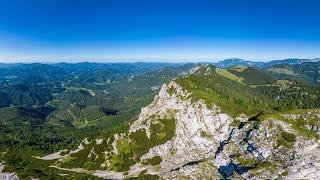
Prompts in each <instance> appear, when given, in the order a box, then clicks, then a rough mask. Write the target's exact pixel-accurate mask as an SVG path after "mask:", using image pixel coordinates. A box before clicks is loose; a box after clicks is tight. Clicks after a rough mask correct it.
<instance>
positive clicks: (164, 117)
mask: <svg viewBox="0 0 320 180" xmlns="http://www.w3.org/2000/svg"><path fill="white" fill-rule="evenodd" d="M202 78H206V79H207V82H201V80H203V79H202ZM219 78H222V79H220V81H216V80H218V79H219ZM223 81H225V83H222V82H223ZM199 83H202V84H205V85H204V86H199ZM229 83H231V84H232V83H233V84H234V86H232V87H233V90H230V89H229V90H227V89H225V91H226V92H225V93H222V92H221V91H220V90H219V88H218V87H219V86H220V85H224V87H223V88H226V86H225V85H228V84H229ZM210 84H214V86H210ZM275 86H276V85H275ZM210 87H211V89H210ZM223 88H222V89H223ZM230 88H231V86H230ZM242 88H247V89H248V90H247V91H243V92H238V93H236V92H237V91H238V90H241V89H242ZM256 91H257V90H256V87H252V86H249V85H247V84H246V83H245V81H244V82H242V83H241V82H237V81H236V80H231V79H230V77H229V78H226V77H225V76H223V75H221V73H217V69H215V68H214V67H211V66H203V65H201V66H197V67H196V68H194V69H192V70H191V71H189V72H188V73H184V74H182V75H181V76H180V77H179V78H177V79H174V80H173V81H171V82H169V83H165V84H164V85H163V86H162V88H161V90H160V92H159V94H158V95H157V96H156V97H155V98H154V101H153V102H152V103H151V104H150V105H148V106H146V107H144V108H143V109H142V110H141V113H140V115H139V118H138V119H137V120H136V121H134V122H133V123H132V124H131V125H130V128H129V129H128V131H126V132H122V133H120V132H119V133H116V134H112V135H110V136H108V137H102V138H97V139H86V140H85V141H84V142H83V143H82V144H81V147H80V148H81V149H80V150H78V151H67V150H66V151H61V152H59V153H58V154H55V155H51V156H50V155H49V156H46V157H43V158H42V159H46V158H47V159H46V160H48V157H51V159H55V160H57V161H56V162H55V163H54V164H52V165H51V167H52V168H56V169H58V170H63V171H65V172H77V173H85V174H90V175H93V176H94V177H97V178H107V179H123V178H139V179H142V178H147V179H152V178H154V179H158V178H164V179H176V178H187V179H203V178H205V179H221V178H224V179H227V178H236V179H238V178H245V179H276V178H283V179H295V178H298V179H316V178H319V177H320V173H319V172H320V171H319V168H320V157H319V156H318V153H319V152H320V146H319V145H320V141H319V134H320V129H319V126H320V122H319V121H320V110H319V109H297V108H295V109H294V110H282V111H278V110H274V109H276V108H275V107H273V105H275V106H278V105H277V102H273V101H275V100H273V99H272V100H270V101H267V102H265V103H263V101H264V98H265V99H268V98H267V96H268V95H261V94H260V96H258V95H256V94H255V93H256ZM234 92H235V93H234ZM233 93H234V94H233ZM241 93H251V94H249V95H250V97H253V98H252V99H246V96H245V95H244V96H243V97H239V95H241ZM257 94H258V93H257ZM226 95H228V98H227V97H226ZM310 95H312V94H310ZM237 98H243V100H242V101H243V102H239V100H238V99H237ZM255 98H260V99H261V100H263V101H261V102H260V101H259V100H256V99H255ZM240 106H245V107H246V108H245V109H243V108H241V107H240ZM264 107H266V108H264ZM38 158H40V159H41V157H38ZM66 177H67V176H65V178H66Z"/></svg>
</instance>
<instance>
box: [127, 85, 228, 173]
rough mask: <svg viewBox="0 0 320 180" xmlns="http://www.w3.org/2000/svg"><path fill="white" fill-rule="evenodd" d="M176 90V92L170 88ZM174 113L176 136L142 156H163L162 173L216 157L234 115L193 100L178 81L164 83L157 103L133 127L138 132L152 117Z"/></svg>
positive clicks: (142, 114)
mask: <svg viewBox="0 0 320 180" xmlns="http://www.w3.org/2000/svg"><path fill="white" fill-rule="evenodd" d="M170 88H172V89H174V92H173V93H172V94H170V93H169V89H170ZM168 115H171V116H174V119H175V120H176V129H175V136H174V138H173V139H171V140H169V141H167V142H166V143H165V144H162V145H159V146H156V147H153V148H151V149H150V150H149V152H148V153H147V154H145V155H144V156H142V158H141V159H149V158H152V157H154V156H161V158H162V159H163V161H162V163H161V171H162V172H170V171H174V170H178V169H179V168H181V167H183V166H185V165H187V164H188V163H192V162H193V163H195V162H202V161H205V160H206V159H208V158H213V157H214V156H215V151H216V149H217V147H219V144H220V142H221V141H223V140H225V139H227V138H228V136H229V132H230V130H231V129H230V124H231V123H232V118H231V117H230V116H228V115H227V114H224V113H221V112H220V109H219V108H218V107H213V108H210V109H209V108H208V107H207V106H206V104H204V102H203V101H198V102H192V101H191V100H190V99H188V93H186V92H184V91H183V90H182V88H181V87H180V86H179V85H178V84H176V83H175V82H174V81H173V82H171V83H169V84H168V85H166V84H165V85H163V87H162V89H161V91H160V93H159V95H158V96H157V97H156V98H155V100H154V102H153V103H151V104H150V105H149V106H147V107H145V108H143V109H142V111H141V114H140V117H139V119H138V120H137V121H136V122H135V123H134V124H133V125H132V126H131V128H130V131H131V132H134V131H136V130H139V129H141V128H145V129H146V130H147V132H148V131H149V129H148V127H149V125H150V124H151V123H152V118H150V117H154V116H156V117H158V118H160V119H161V118H165V117H166V116H168Z"/></svg>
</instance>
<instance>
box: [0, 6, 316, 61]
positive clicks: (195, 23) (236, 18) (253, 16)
mask: <svg viewBox="0 0 320 180" xmlns="http://www.w3.org/2000/svg"><path fill="white" fill-rule="evenodd" d="M319 9H320V1H317V0H161V1H160V0H0V62H34V61H37V62H58V61H69V62H78V61H86V60H88V61H97V62H110V61H112V62H118V61H177V62H178V61H203V60H205V61H208V60H209V61H217V60H221V59H224V58H231V57H239V58H245V59H249V60H257V61H262V60H271V59H282V58H291V57H297V58H316V57H320V13H319Z"/></svg>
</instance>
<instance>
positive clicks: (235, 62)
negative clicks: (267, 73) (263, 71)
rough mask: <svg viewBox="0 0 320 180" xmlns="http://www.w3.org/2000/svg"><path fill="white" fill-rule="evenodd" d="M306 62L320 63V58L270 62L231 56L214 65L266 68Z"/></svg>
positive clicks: (221, 66) (220, 66)
mask: <svg viewBox="0 0 320 180" xmlns="http://www.w3.org/2000/svg"><path fill="white" fill-rule="evenodd" d="M306 62H316V63H320V58H316V59H298V58H290V59H283V60H272V61H268V62H255V61H248V60H244V59H239V58H231V59H225V60H223V61H219V62H217V63H214V65H215V66H217V67H219V68H229V67H232V66H236V65H241V66H251V67H258V68H266V67H270V66H273V65H278V64H289V65H293V64H302V63H306Z"/></svg>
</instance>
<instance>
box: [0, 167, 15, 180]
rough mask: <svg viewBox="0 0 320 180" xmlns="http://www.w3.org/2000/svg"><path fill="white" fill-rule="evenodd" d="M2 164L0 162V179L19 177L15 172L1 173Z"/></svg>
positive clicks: (8, 179)
mask: <svg viewBox="0 0 320 180" xmlns="http://www.w3.org/2000/svg"><path fill="white" fill-rule="evenodd" d="M3 168H4V165H3V164H2V163H0V179H1V180H18V179H19V177H18V176H17V175H16V174H15V173H3V172H2V171H3Z"/></svg>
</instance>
